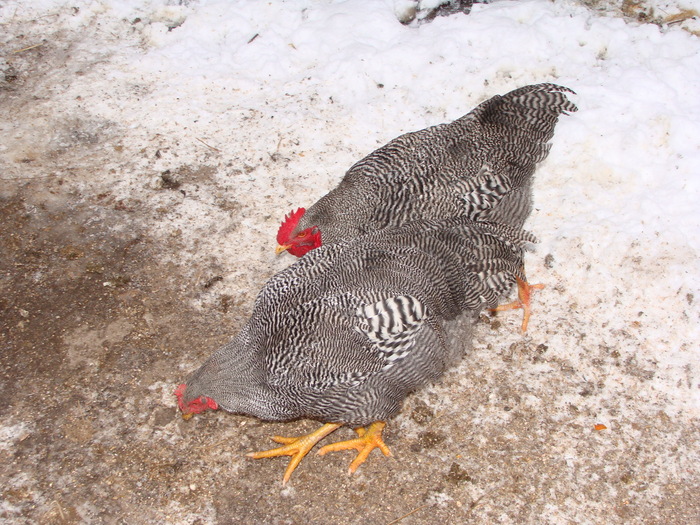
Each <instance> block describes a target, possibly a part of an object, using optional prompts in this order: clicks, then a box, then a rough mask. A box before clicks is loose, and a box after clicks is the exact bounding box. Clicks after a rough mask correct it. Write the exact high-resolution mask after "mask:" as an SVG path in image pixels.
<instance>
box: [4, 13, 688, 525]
mask: <svg viewBox="0 0 700 525" xmlns="http://www.w3.org/2000/svg"><path fill="white" fill-rule="evenodd" d="M35 26H36V24H35ZM35 26H31V25H30V26H23V27H16V28H14V29H15V31H16V32H15V33H14V35H13V39H11V40H10V41H9V45H11V46H12V48H13V49H21V48H22V47H24V46H25V44H26V45H29V44H30V43H32V42H33V40H32V39H31V38H28V36H29V35H32V34H35V33H32V31H38V29H37V27H38V26H36V27H35ZM44 29H45V27H44ZM44 29H42V30H44ZM95 31H96V32H98V29H95ZM97 36H99V38H102V39H103V40H105V41H107V40H110V39H114V41H116V40H117V36H115V35H111V36H110V35H109V34H103V33H99V34H97V33H95V34H93V35H91V38H95V37H97ZM84 38H86V36H85V35H83V34H78V33H71V32H63V33H60V32H59V33H54V34H52V35H50V38H44V39H43V42H44V43H43V45H41V46H40V47H37V48H35V49H31V50H28V51H26V52H23V53H18V54H16V55H13V57H12V59H11V66H12V67H11V68H5V70H4V79H3V84H2V87H1V90H0V113H1V114H2V115H3V117H2V120H3V121H5V123H6V125H5V128H4V129H5V131H7V130H8V129H10V128H12V129H13V130H14V131H13V134H12V136H13V137H14V138H13V140H12V141H11V142H10V143H6V144H5V149H4V156H3V159H4V160H3V163H4V165H3V166H2V173H0V178H1V180H0V250H1V257H0V328H1V332H2V334H1V336H0V345H1V346H2V353H1V354H0V363H1V367H0V373H1V374H2V375H1V376H0V398H1V399H3V402H2V403H0V418H1V419H0V420H1V422H2V424H1V426H0V480H2V481H1V482H0V499H1V500H2V503H1V505H0V521H3V522H7V523H40V524H69V523H187V524H193V525H194V524H205V523H269V524H296V523H314V524H315V523H319V524H320V523H339V524H350V523H360V522H363V521H367V520H371V521H372V522H373V523H377V524H391V523H401V524H405V525H409V524H419V523H439V522H443V523H529V524H535V523H557V524H559V523H596V524H599V523H625V524H630V523H645V524H693V523H699V522H700V499H699V498H698V497H697V495H698V493H700V476H699V474H698V463H697V458H698V435H699V434H698V431H700V424H699V421H698V419H697V414H696V413H693V412H687V411H686V412H684V411H680V412H679V411H669V410H667V409H666V406H665V405H664V403H663V402H660V401H659V398H658V397H654V398H653V402H649V400H650V397H649V392H650V391H651V390H653V389H654V388H655V386H654V385H655V383H654V379H655V378H656V377H658V375H659V374H660V373H661V371H662V369H663V363H662V360H661V359H660V360H659V361H657V362H653V361H649V360H644V361H639V360H637V359H635V355H634V348H635V346H637V345H642V344H644V343H643V342H644V340H645V332H644V330H645V323H652V321H649V320H647V319H645V318H644V317H643V316H642V315H640V316H638V317H629V318H628V319H625V320H624V322H623V325H624V327H623V328H620V324H619V323H614V327H613V326H612V325H611V326H610V327H609V328H607V327H606V323H605V322H604V321H603V320H600V322H599V323H596V327H595V328H592V327H591V324H590V318H591V317H587V315H588V314H587V313H586V312H585V311H584V310H586V309H587V308H592V309H593V314H591V315H592V317H593V318H594V319H596V316H595V314H596V312H597V313H598V314H600V315H605V314H604V312H607V311H609V310H610V308H614V306H615V300H616V299H615V298H610V297H603V298H601V301H600V304H598V305H593V304H591V305H584V304H577V300H576V297H575V289H574V290H572V289H571V288H567V286H565V285H561V283H562V282H566V281H565V279H564V278H563V277H561V275H560V274H559V273H557V272H563V271H564V266H560V264H561V265H563V264H564V261H563V259H564V257H562V256H560V255H559V254H556V253H554V254H552V253H543V252H536V253H535V254H534V255H533V256H532V257H533V261H534V269H533V270H531V271H532V272H539V274H538V275H539V278H540V280H542V281H543V282H546V283H549V284H550V286H549V287H548V288H547V289H546V291H545V292H543V293H542V295H541V296H539V297H538V299H537V301H539V302H538V306H537V309H538V313H537V314H536V319H534V320H533V324H532V328H531V331H530V333H529V334H528V335H527V336H522V335H520V334H519V333H518V330H517V327H518V323H519V316H518V315H517V314H499V315H498V317H493V316H489V315H484V316H482V319H481V322H480V324H479V326H478V330H477V337H476V342H475V347H474V349H473V350H472V351H471V352H470V353H469V355H468V356H467V357H466V358H465V360H464V361H463V362H462V364H461V365H460V366H459V367H458V368H457V369H455V370H453V371H451V372H450V373H449V374H448V375H447V376H446V377H445V378H444V379H443V380H442V381H441V382H440V383H439V384H438V385H435V386H433V387H430V388H429V389H426V390H424V391H422V392H419V393H418V394H416V395H414V396H412V397H411V398H410V399H409V400H408V401H407V402H406V405H405V407H404V410H403V413H402V414H401V416H399V417H398V418H397V420H396V421H393V422H391V423H390V425H389V427H388V430H387V432H386V433H385V436H386V441H387V443H388V444H389V446H390V447H391V449H392V451H393V454H394V456H393V457H392V458H384V457H382V456H381V455H380V454H379V453H378V452H374V453H373V454H372V456H371V457H370V459H369V460H368V461H367V462H366V464H364V465H363V466H362V467H361V468H360V470H359V471H358V472H357V474H356V475H354V476H349V475H348V474H347V473H346V470H347V467H348V465H349V462H350V460H351V455H350V453H335V454H330V455H327V456H323V457H320V456H316V455H313V454H312V455H310V456H309V457H308V458H307V459H305V460H304V461H303V462H302V464H301V466H300V467H299V468H298V469H297V471H296V472H295V473H294V475H293V477H292V480H291V482H290V483H289V484H288V485H287V486H282V484H281V478H282V472H283V470H284V467H285V465H286V460H285V459H274V460H258V461H255V460H250V459H247V458H246V457H245V456H244V454H245V453H246V452H249V451H252V450H261V449H264V448H267V446H268V445H269V444H271V442H270V441H269V437H270V436H271V435H274V434H281V435H296V434H299V433H302V432H307V431H310V430H311V429H313V428H314V427H315V425H316V423H314V422H309V421H298V422H291V423H284V424H282V423H267V422H261V421H258V420H255V419H251V418H247V417H243V416H237V415H230V414H225V413H221V412H216V413H208V414H206V415H203V416H200V417H195V418H193V419H191V420H190V421H187V422H186V421H183V420H182V419H181V418H180V417H179V415H178V412H177V410H176V405H175V399H174V397H173V396H172V392H173V390H174V388H175V386H176V385H177V384H178V383H179V382H181V381H182V379H183V378H184V377H185V376H186V375H187V373H188V372H190V371H191V370H193V369H194V368H196V366H197V365H198V364H199V363H201V362H202V360H203V359H204V358H205V357H207V356H208V355H209V354H210V353H211V352H212V351H213V350H214V349H215V348H216V347H217V346H218V345H220V344H222V343H223V342H225V341H227V340H228V339H229V338H230V337H231V336H232V335H233V334H235V333H236V331H237V330H238V329H239V328H240V327H241V325H242V324H243V323H244V322H245V320H246V318H247V316H248V315H249V313H250V310H251V307H252V303H253V300H254V298H255V295H256V293H257V291H258V289H259V288H260V286H262V284H263V283H264V282H265V280H266V279H267V278H268V277H269V276H271V275H272V274H273V273H275V271H277V270H279V269H280V268H283V267H284V266H286V265H287V264H289V263H290V262H291V260H290V259H286V260H285V259H280V258H275V256H274V252H273V248H274V242H273V239H274V232H275V229H276V225H277V222H278V221H279V220H280V219H281V216H282V215H283V214H284V213H285V212H286V211H288V208H289V204H291V203H290V202H287V201H284V200H280V197H279V194H278V193H275V191H273V190H270V191H269V192H268V191H266V190H263V191H262V192H260V191H258V193H256V194H255V195H253V192H252V191H247V189H246V188H248V186H246V184H252V182H250V179H251V177H253V176H254V175H255V174H256V173H261V172H263V171H264V172H265V173H267V174H268V175H267V176H269V177H272V178H275V177H279V179H278V180H279V182H280V186H281V187H284V186H285V184H287V185H288V184H289V183H290V182H289V180H292V181H293V180H295V179H294V177H297V176H299V174H298V173H293V172H291V173H290V171H293V170H290V169H288V168H289V165H290V161H289V159H290V158H292V157H293V151H292V149H293V148H294V137H292V138H291V139H289V141H288V142H287V147H288V151H286V152H285V151H284V148H283V151H282V152H281V153H280V150H279V144H278V142H277V139H276V138H275V140H274V141H272V142H271V143H270V145H269V146H266V147H265V148H267V149H265V148H262V149H260V150H255V151H250V150H247V149H246V146H245V145H244V144H245V142H246V139H247V132H248V131H249V132H250V133H251V134H252V135H254V134H255V133H256V132H255V127H256V118H262V117H255V116H253V117H251V116H246V115H244V114H243V112H241V116H240V119H239V121H237V122H236V125H237V126H240V127H239V128H238V132H237V137H238V141H239V142H238V143H237V145H236V146H235V147H233V146H232V147H231V148H230V149H229V150H227V151H223V150H222V149H221V148H212V147H203V146H201V145H198V144H196V143H195V142H194V141H192V140H191V134H190V132H189V131H182V134H181V135H173V134H170V135H169V136H163V135H161V134H159V132H158V131H159V130H156V129H151V130H148V140H145V139H144V140H142V141H141V142H140V143H139V142H138V141H135V140H132V138H130V135H129V133H130V131H129V127H128V126H127V125H125V124H123V123H119V122H103V121H100V120H99V119H97V118H92V117H90V115H89V111H88V110H86V109H83V110H82V111H83V112H82V113H81V112H80V110H79V109H76V107H77V106H75V105H74V106H69V108H68V109H66V108H65V107H63V106H62V105H61V104H62V103H63V101H64V100H67V97H68V95H66V93H68V94H70V99H71V100H73V101H75V100H76V99H75V97H76V96H80V95H76V94H75V93H73V92H71V91H70V90H71V86H73V85H74V84H75V83H77V82H85V77H86V76H87V77H90V75H95V76H96V77H97V76H99V75H102V74H103V71H104V70H103V69H100V67H104V66H101V65H100V64H104V63H105V62H107V63H108V62H109V56H104V55H103V56H99V57H95V56H91V55H89V52H88V51H87V50H86V49H87V48H89V45H87V44H85V43H84V40H83V39H84ZM86 57H87V58H86ZM84 85H85V84H82V85H81V87H80V89H85V88H84ZM64 96H65V97H66V98H62V97H64ZM137 96H139V93H138V90H137V89H136V88H134V97H137ZM309 103H312V102H309ZM73 104H79V101H78V102H73ZM10 123H11V124H10ZM17 130H19V131H17ZM47 130H50V133H48V131H47ZM140 132H142V131H140ZM37 133H38V134H39V135H37ZM252 135H251V136H252ZM6 136H10V134H9V133H8V134H7V135H6ZM37 137H39V138H41V137H49V138H48V139H46V140H43V139H42V140H38V139H37ZM184 142H188V143H194V144H195V145H196V146H198V147H199V150H198V151H199V153H197V154H196V155H184V153H182V150H184V149H185V146H182V143H184ZM241 144H243V145H241ZM275 145H276V146H275ZM189 147H192V146H189ZM355 153H356V152H351V155H353V154H355ZM185 157H186V160H185V161H183V160H182V159H183V158H185ZM292 167H293V163H292ZM126 177H132V178H133V180H136V181H138V183H137V184H135V185H134V186H133V191H132V192H131V194H129V195H127V196H125V193H124V192H123V188H124V182H123V181H124V180H125V178H126ZM285 177H287V178H289V179H285ZM244 179H245V181H248V182H240V184H239V183H238V182H236V181H238V180H241V181H243V180H244ZM222 181H228V182H226V183H223V182H222ZM226 184H230V185H229V186H227V185H226ZM232 188H234V189H235V188H238V189H237V190H236V191H234V189H232ZM188 201H189V202H190V203H196V202H202V201H206V205H207V206H209V207H210V208H211V212H210V220H211V221H212V223H216V224H218V228H219V229H218V230H217V229H215V228H213V227H212V228H210V229H207V227H206V224H205V225H204V226H201V225H200V226H197V225H194V224H191V222H188V221H187V220H185V219H182V217H183V216H186V207H187V205H188ZM177 210H181V214H180V215H177V213H178V212H177ZM182 210H185V211H182ZM277 211H279V213H276V212H277ZM251 223H252V224H256V225H259V226H258V228H259V229H258V230H257V231H253V232H252V233H251V232H250V229H249V228H248V227H247V225H249V224H251ZM211 231H214V233H210V232H211ZM221 231H223V232H225V235H224V234H222V237H221V240H217V238H216V235H218V234H217V232H221ZM236 241H238V242H241V245H242V247H241V249H240V251H241V254H244V256H243V255H242V256H241V257H240V258H235V257H234V258H232V257H227V256H224V255H222V253H221V252H218V251H216V246H217V245H219V244H220V243H224V242H225V243H232V242H236ZM558 265H559V266H558ZM557 283H559V285H557ZM621 293H625V292H621ZM673 293H675V291H673ZM697 299H698V298H695V297H693V296H692V295H689V294H686V293H682V294H681V295H679V298H678V302H677V304H678V305H680V306H679V310H677V311H676V312H674V314H673V315H674V317H676V318H677V319H678V322H679V323H680V325H679V326H680V327H681V328H682V327H684V326H688V323H692V322H694V321H693V316H694V315H695V314H694V313H693V312H694V309H695V301H697ZM683 305H685V306H683ZM683 308H687V309H688V312H685V311H684V310H683ZM642 309H643V306H640V310H642ZM691 309H692V311H691ZM589 311H590V310H589ZM684 316H685V317H684ZM689 316H690V320H688V319H689ZM597 319H600V317H598V318H597ZM683 323H686V324H683ZM620 341H622V342H623V343H620ZM685 344H687V345H690V346H692V345H696V344H697V342H696V341H695V342H694V341H686V342H685ZM574 354H575V357H574ZM685 370H686V372H685V373H684V374H679V375H678V376H677V385H676V388H677V390H678V392H680V394H679V395H680V396H684V395H687V396H690V392H691V391H692V390H693V389H697V388H698V386H697V371H696V369H693V368H692V367H690V365H689V366H688V367H687V368H686V369H685ZM591 371H593V372H591ZM654 395H656V394H654ZM669 403H671V401H669ZM601 424H602V425H604V426H605V427H606V428H605V429H602V427H600V426H599V427H596V425H601ZM597 428H598V429H597ZM351 434H352V432H351V430H350V429H341V430H339V431H338V432H337V436H336V439H339V438H340V437H347V436H350V435H351Z"/></svg>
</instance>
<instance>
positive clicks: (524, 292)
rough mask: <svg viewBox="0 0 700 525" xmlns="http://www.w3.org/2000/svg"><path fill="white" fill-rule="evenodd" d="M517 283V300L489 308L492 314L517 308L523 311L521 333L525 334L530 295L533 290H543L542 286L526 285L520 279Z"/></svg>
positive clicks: (529, 313) (529, 310) (528, 319)
mask: <svg viewBox="0 0 700 525" xmlns="http://www.w3.org/2000/svg"><path fill="white" fill-rule="evenodd" d="M516 279H517V281H518V299H517V300H516V301H513V302H512V303H508V304H502V305H500V306H497V307H496V308H491V311H492V312H503V311H504V310H516V309H518V308H522V309H523V325H522V331H523V332H527V324H528V322H529V321H530V315H531V313H532V311H531V309H530V295H532V291H533V290H541V289H542V288H544V284H528V283H527V282H525V281H523V280H522V279H519V278H517V277H516Z"/></svg>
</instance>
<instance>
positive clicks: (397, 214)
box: [277, 84, 577, 331]
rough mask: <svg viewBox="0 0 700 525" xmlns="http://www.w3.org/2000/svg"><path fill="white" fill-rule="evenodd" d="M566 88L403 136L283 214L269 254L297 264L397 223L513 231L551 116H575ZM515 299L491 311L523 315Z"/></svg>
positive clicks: (525, 301) (533, 90) (518, 93)
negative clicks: (287, 256) (448, 222)
mask: <svg viewBox="0 0 700 525" xmlns="http://www.w3.org/2000/svg"><path fill="white" fill-rule="evenodd" d="M566 93H573V91H571V90H570V89H568V88H565V87H562V86H557V85H554V84H537V85H531V86H525V87H522V88H519V89H516V90H514V91H511V92H510V93H508V94H506V95H504V96H500V95H497V96H495V97H493V98H491V99H489V100H487V101H486V102H483V103H482V104H481V105H479V106H478V107H477V108H476V109H474V110H473V111H471V112H470V113H468V114H466V115H465V116H463V117H462V118H460V119H457V120H455V121H454V122H452V123H450V124H441V125H438V126H433V127H430V128H427V129H424V130H421V131H417V132H414V133H407V134H405V135H401V136H400V137H398V138H396V139H394V140H392V141H391V142H389V143H388V144H386V145H385V146H382V147H381V148H379V149H378V150H376V151H374V152H372V153H370V154H369V155H367V156H366V157H365V158H364V159H362V160H361V161H359V162H357V163H356V164H355V165H354V166H352V167H351V168H350V169H349V170H348V171H347V173H346V174H345V176H344V177H343V180H342V181H341V182H340V184H339V185H338V186H337V187H336V188H335V189H333V190H332V191H331V192H330V193H328V194H326V195H325V196H324V197H322V198H321V199H320V200H319V201H318V202H316V203H315V204H314V205H313V206H311V207H310V208H309V209H308V210H307V209H304V208H299V209H298V210H296V211H295V212H291V213H289V214H288V215H287V216H286V217H285V220H284V221H283V223H282V225H281V226H280V228H279V231H278V233H277V242H278V247H277V253H281V252H283V251H285V250H286V251H288V252H289V253H291V254H292V255H296V256H297V257H301V256H302V255H304V254H305V253H308V252H309V251H311V250H313V249H314V248H317V247H319V246H320V245H321V244H322V243H323V244H330V243H335V242H339V241H343V240H345V241H347V240H351V239H354V238H356V237H358V236H361V235H364V234H366V233H370V232H375V231H378V230H382V229H384V228H388V227H392V226H400V225H402V224H405V223H407V222H411V221H415V220H426V219H437V220H439V219H444V218H447V217H454V216H460V215H461V216H465V217H469V218H470V219H472V220H483V221H494V222H499V223H501V224H508V225H511V226H514V227H518V228H519V227H521V226H522V225H523V224H524V222H525V219H526V218H527V217H528V215H529V214H530V211H531V208H532V176H533V174H534V172H535V167H536V165H537V163H538V162H540V161H542V160H543V159H544V158H545V157H546V156H547V154H548V153H549V149H550V144H549V143H548V141H549V140H550V139H551V138H552V136H553V135H554V127H555V125H556V123H557V121H558V119H559V115H561V114H568V112H574V111H577V108H576V106H575V105H574V104H573V103H572V102H571V101H569V100H568V98H567V97H566ZM541 287H542V285H534V286H530V285H528V284H527V282H526V281H524V280H522V281H519V282H518V291H519V300H518V301H516V302H514V303H511V304H508V305H503V306H501V307H499V308H498V309H499V310H506V309H510V308H520V307H522V308H523V309H524V310H525V315H524V318H523V325H522V329H523V331H525V330H526V329H527V323H528V319H529V317H530V309H529V305H530V303H529V296H530V291H531V290H532V289H537V288H541Z"/></svg>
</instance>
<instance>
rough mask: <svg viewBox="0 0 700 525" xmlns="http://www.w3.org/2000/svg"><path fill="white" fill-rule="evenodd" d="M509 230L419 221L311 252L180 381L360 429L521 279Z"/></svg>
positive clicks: (204, 391) (245, 407)
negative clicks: (227, 338)
mask: <svg viewBox="0 0 700 525" xmlns="http://www.w3.org/2000/svg"><path fill="white" fill-rule="evenodd" d="M533 240H534V239H533V237H532V236H531V235H530V234H528V233H526V232H523V231H522V230H520V229H518V228H514V227H511V226H507V225H498V224H494V223H487V222H474V221H471V220H470V219H468V218H467V217H457V218H452V219H448V220H443V221H420V222H415V223H409V224H406V225H404V226H402V227H397V228H389V229H386V230H384V231H381V232H377V233H373V234H368V235H365V236H363V237H361V238H358V239H356V240H354V241H345V242H339V243H336V244H330V245H327V246H322V247H320V248H318V249H316V250H313V251H312V252H310V253H309V254H307V255H306V256H305V257H303V258H301V259H300V260H299V261H298V262H297V263H296V264H294V265H292V266H291V267H289V268H287V269H286V270H284V271H282V272H280V273H279V274H277V275H275V276H274V277H273V278H272V279H270V281H269V282H268V283H267V284H266V286H265V287H264V288H263V289H262V291H261V292H260V294H259V296H258V298H257V300H256V302H255V305H254V309H253V313H252V315H251V318H250V320H249V321H248V323H247V324H246V325H245V327H244V328H243V330H242V331H241V332H240V333H239V335H238V336H237V337H236V338H235V339H234V340H233V341H231V342H230V343H229V344H227V345H225V346H224V347H222V348H221V349H219V350H218V351H217V352H216V353H215V354H214V355H213V356H212V357H211V358H210V359H209V360H208V361H207V362H206V363H205V364H204V365H203V366H202V367H201V368H200V369H199V370H197V371H196V372H194V373H193V374H192V375H191V376H190V377H189V378H188V379H187V381H186V384H187V388H186V391H185V394H184V397H185V399H184V400H185V403H188V402H189V401H191V400H192V399H195V398H197V397H199V396H207V397H210V398H212V399H214V400H215V401H216V402H217V403H218V404H219V406H220V407H222V408H224V409H226V410H228V411H231V412H237V413H245V414H249V415H253V416H256V417H259V418H262V419H267V420H288V419H294V418H301V417H306V418H312V419H318V420H321V421H324V422H334V423H345V424H349V425H355V426H360V425H366V424H368V423H370V422H372V421H376V420H385V419H387V418H390V417H392V416H393V415H395V414H396V413H397V412H398V410H399V409H400V407H401V403H402V401H403V399H404V398H405V396H406V395H407V394H408V393H409V392H411V391H412V390H415V389H417V388H419V387H421V386H423V385H425V384H426V383H428V382H430V381H433V380H435V379H437V378H438V377H439V376H440V375H441V374H442V373H443V372H444V371H445V369H446V367H447V366H449V365H450V364H451V363H452V362H454V361H455V360H456V359H457V358H458V357H459V356H461V355H462V353H463V352H464V350H465V349H466V347H468V346H469V344H470V341H471V329H472V324H473V320H474V318H475V316H476V315H477V314H478V312H479V311H480V310H481V309H482V308H484V307H490V306H495V305H496V303H497V300H498V298H499V296H501V295H502V294H503V293H504V292H506V291H507V290H509V289H510V287H511V286H512V284H513V282H514V280H515V278H516V277H521V278H522V277H524V276H523V275H522V270H521V268H522V249H523V246H524V245H525V244H527V243H529V242H532V241H533Z"/></svg>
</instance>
